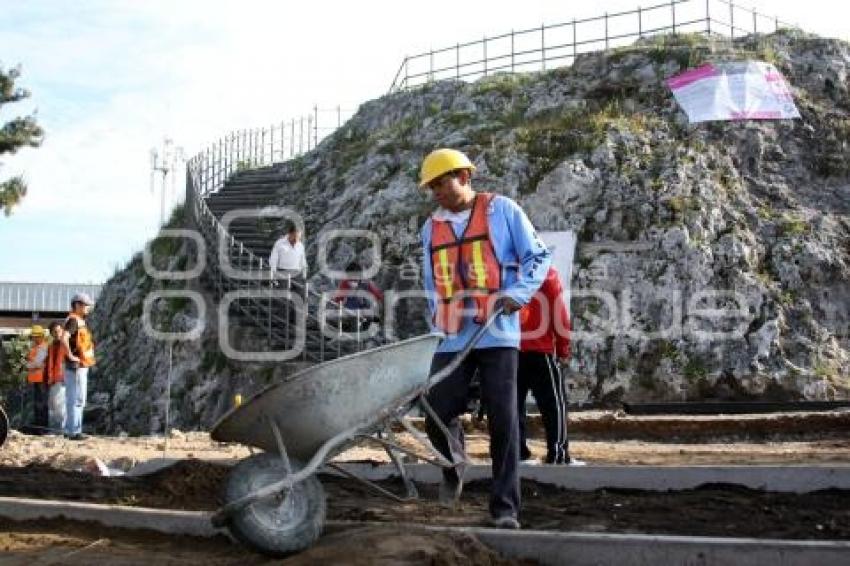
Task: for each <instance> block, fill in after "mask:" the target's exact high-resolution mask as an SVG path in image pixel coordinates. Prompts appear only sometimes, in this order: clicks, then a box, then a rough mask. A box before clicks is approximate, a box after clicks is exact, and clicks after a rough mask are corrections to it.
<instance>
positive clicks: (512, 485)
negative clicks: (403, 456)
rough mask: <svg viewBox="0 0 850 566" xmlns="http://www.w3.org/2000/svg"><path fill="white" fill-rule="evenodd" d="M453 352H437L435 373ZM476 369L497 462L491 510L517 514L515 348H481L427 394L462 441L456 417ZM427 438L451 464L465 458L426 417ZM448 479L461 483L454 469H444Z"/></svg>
mask: <svg viewBox="0 0 850 566" xmlns="http://www.w3.org/2000/svg"><path fill="white" fill-rule="evenodd" d="M455 355H456V354H455V353H445V354H439V353H438V354H434V359H433V360H432V362H431V374H432V375H433V374H435V373H437V372H438V371H440V370H441V369H442V368H444V367H445V366H447V365H448V364H449V362H451V360H452V359H453V358H454V357H455ZM476 370H478V372H479V377H480V380H481V400H482V402H483V403H484V405H485V406H486V407H487V417H488V419H487V424H488V427H489V431H490V458H491V459H492V462H493V485H492V489H491V492H490V514H491V515H492V516H494V517H500V516H503V515H513V516H514V517H517V516H518V515H519V507H520V494H519V474H518V470H517V468H518V464H519V420H518V418H517V413H516V406H517V404H516V393H517V388H516V370H517V351H516V350H515V349H514V348H482V349H479V350H473V351H472V352H471V353H470V354H469V356H467V358H466V359H465V360H464V361H463V363H461V365H460V366H459V367H458V368H457V369H456V370H455V371H454V372H453V373H451V374H450V375H449V376H448V377H446V378H445V379H444V380H442V381H441V382H440V383H438V384H437V385H435V386H434V387H433V388H432V389H431V391H430V392H429V393H428V403H430V404H431V406H432V407H433V409H434V412H435V413H436V414H437V416H438V417H439V418H440V420H441V421H442V422H443V423H445V425H446V426H447V427H448V429H449V431H450V432H451V434H452V436H454V438H456V439H457V440H458V441H459V442H460V444H461V445H463V429H462V428H461V425H460V422H459V421H458V417H459V416H460V415H462V414H463V413H464V412H466V409H467V400H468V395H469V383H470V380H471V379H472V376H473V375H474V374H475V371H476ZM425 426H426V430H427V432H428V438H429V439H430V440H431V443H432V444H433V445H434V447H435V448H436V449H437V450H439V451H440V452H441V453H442V454H443V455H444V456H445V457H446V458H448V459H450V460H452V461H453V462H458V461H460V460H461V459H462V456H461V455H460V454H456V453H455V454H453V453H452V450H451V449H450V447H449V442H448V440H446V437H445V436H444V435H443V433H442V432H441V431H440V429H439V428H438V427H437V425H436V424H435V423H434V422H433V420H432V419H431V418H426V419H425ZM443 475H444V476H445V478H446V479H447V480H449V481H463V478H462V477H459V476H458V474H457V473H456V471H455V470H444V471H443Z"/></svg>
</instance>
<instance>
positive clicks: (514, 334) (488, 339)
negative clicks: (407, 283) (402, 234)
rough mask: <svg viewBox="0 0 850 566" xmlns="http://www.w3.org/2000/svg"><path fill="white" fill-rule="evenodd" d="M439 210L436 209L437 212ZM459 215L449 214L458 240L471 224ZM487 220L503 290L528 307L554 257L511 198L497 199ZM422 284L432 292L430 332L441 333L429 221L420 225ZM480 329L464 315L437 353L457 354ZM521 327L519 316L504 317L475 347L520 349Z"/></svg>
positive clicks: (466, 217) (471, 318)
mask: <svg viewBox="0 0 850 566" xmlns="http://www.w3.org/2000/svg"><path fill="white" fill-rule="evenodd" d="M439 212H441V211H438V214H439ZM457 216H458V215H456V214H455V215H448V216H447V220H449V221H450V222H451V226H452V230H453V231H454V233H455V235H456V236H457V237H460V236H461V235H462V234H463V231H464V230H465V229H466V225H467V224H468V223H469V215H464V216H465V217H464V218H458V217H457ZM487 220H488V222H489V226H490V239H491V241H492V242H493V249H494V252H495V254H496V258H497V259H498V260H499V263H500V264H501V265H502V290H503V292H504V294H505V295H507V296H509V297H511V298H512V299H513V300H515V301H516V302H517V303H519V304H521V305H524V304H526V303H527V302H528V301H529V300H531V297H532V296H533V295H534V293H535V292H537V289H538V288H539V287H540V285H541V284H542V283H543V280H544V279H546V273H547V272H548V271H549V265H550V264H551V262H552V255H551V253H550V252H549V250H548V249H547V248H546V245H545V244H544V243H543V240H541V239H540V237H539V236H538V235H537V232H536V230H535V229H534V226H532V225H531V222H530V221H529V220H528V217H527V216H526V215H525V212H523V210H522V208H520V207H519V205H518V204H517V203H515V202H514V201H512V200H511V199H509V198H507V197H504V196H496V197H494V198H493V200H492V201H491V203H490V207H489V208H488V210H487ZM421 236H422V247H423V249H424V252H425V253H424V254H423V271H422V273H423V282H424V286H425V290H426V291H428V306H429V308H430V310H431V320H430V324H431V329H432V332H435V333H440V331H439V330H437V329H436V328H434V313H435V311H436V301H435V298H436V295H435V291H434V275H433V271H432V267H431V219H430V218H429V219H428V220H427V221H426V222H425V225H424V226H423V227H422V233H421ZM466 301H467V303H466V307H467V309H468V310H472V308H471V307H472V299H471V298H467V299H466ZM477 326H478V325H477V324H476V323H475V322H474V321H473V315H472V314H471V313H467V314H466V315H465V316H464V320H463V325H462V327H461V329H460V332H458V333H457V334H453V335H449V336H445V338H444V339H443V341H442V342H441V343H440V345H439V347H438V348H437V351H438V352H457V351H459V350H462V349H463V347H464V346H465V345H466V344H467V342H469V339H470V337H471V336H472V334H473V333H474V332H475V329H476V327H477ZM519 340H520V325H519V315H518V314H517V313H513V314H511V315H504V316H500V317H498V318H497V319H496V322H495V323H494V324H493V326H491V327H490V329H489V330H488V331H487V333H485V334H484V336H483V337H482V338H481V340H480V341H479V342H478V344H477V345H476V346H475V347H476V348H500V347H501V348H519Z"/></svg>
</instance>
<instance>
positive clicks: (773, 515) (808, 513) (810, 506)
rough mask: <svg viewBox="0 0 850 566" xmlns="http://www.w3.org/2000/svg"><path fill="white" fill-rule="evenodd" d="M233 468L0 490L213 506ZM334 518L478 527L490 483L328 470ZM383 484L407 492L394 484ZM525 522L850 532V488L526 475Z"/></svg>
mask: <svg viewBox="0 0 850 566" xmlns="http://www.w3.org/2000/svg"><path fill="white" fill-rule="evenodd" d="M227 473H228V468H227V467H226V466H224V465H222V464H212V463H209V462H202V461H199V460H184V461H181V462H179V463H177V464H176V465H175V466H173V467H171V468H167V469H164V470H160V471H159V472H156V473H154V474H151V475H148V476H139V477H116V478H103V477H96V476H92V475H90V474H85V473H80V472H67V471H63V470H55V469H53V468H49V467H46V466H41V465H31V466H28V467H25V468H0V496H5V497H33V498H43V499H64V500H74V501H88V502H100V503H112V504H123V505H134V506H143V507H158V508H167V509H190V510H212V509H215V508H216V507H217V506H218V505H220V503H221V500H220V495H221V493H222V491H223V485H224V482H225V481H226V476H227ZM321 480H322V484H323V486H324V487H325V490H326V492H327V496H328V519H338V520H347V521H378V522H385V523H389V524H396V523H426V524H440V525H447V524H448V525H478V526H485V525H486V523H487V518H488V512H487V500H488V494H489V482H488V481H479V482H472V483H470V484H469V485H468V486H466V488H465V490H464V494H463V497H462V499H461V503H460V505H458V506H456V507H455V508H453V509H446V508H444V507H442V506H440V505H439V504H438V503H437V501H436V498H437V493H436V491H437V488H436V486H433V485H420V486H419V489H420V495H421V498H420V500H417V501H415V502H411V503H397V502H394V501H391V500H389V499H387V498H385V497H382V496H380V495H378V494H376V493H375V492H374V491H373V490H370V489H369V488H368V487H366V486H364V485H362V484H360V483H356V482H354V481H352V480H349V479H344V478H339V477H334V476H328V475H323V476H321ZM382 485H384V487H386V488H388V489H390V490H392V491H394V492H396V493H401V492H402V489H401V484H400V482H397V481H393V480H390V481H387V482H383V484H382ZM522 491H523V515H522V522H523V525H524V526H525V527H526V528H530V529H542V530H559V531H563V530H575V531H594V532H641V533H657V534H681V535H712V536H745V537H748V536H751V537H763V538H786V539H850V491H842V490H823V491H818V492H812V493H807V494H786V493H771V492H764V491H759V490H752V489H747V488H743V487H739V486H730V485H705V486H701V487H699V488H696V489H690V490H681V491H670V492H647V491H641V490H634V489H600V490H596V491H590V492H582V491H574V490H567V489H562V488H558V487H554V486H551V485H545V484H540V483H537V482H534V481H526V480H524V481H523V483H522Z"/></svg>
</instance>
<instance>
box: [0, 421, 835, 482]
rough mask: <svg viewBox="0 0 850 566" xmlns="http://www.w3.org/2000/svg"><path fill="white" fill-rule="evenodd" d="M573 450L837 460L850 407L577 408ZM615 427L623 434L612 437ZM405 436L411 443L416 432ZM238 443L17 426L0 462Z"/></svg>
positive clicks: (471, 445)
mask: <svg viewBox="0 0 850 566" xmlns="http://www.w3.org/2000/svg"><path fill="white" fill-rule="evenodd" d="M467 428H468V432H469V434H468V437H467V439H468V444H467V448H468V451H469V454H470V456H472V458H473V459H475V460H477V461H479V462H486V461H487V458H488V444H489V441H488V437H487V435H486V433H485V432H483V431H482V430H481V428H476V427H474V426H472V424H471V423H467ZM530 430H531V433H532V435H536V437H537V439H535V438H532V439H531V441H530V443H529V444H530V448H531V450H532V452H533V453H534V454H535V455H536V456H537V457H542V456H543V455H544V454H545V445H544V443H543V442H542V440H539V439H540V438H542V432H541V430H540V427H539V424H538V423H537V422H536V421H534V420H532V422H531V426H530ZM570 431H571V432H570V436H571V438H572V439H573V440H571V443H570V452H571V454H572V455H573V456H574V457H577V458H579V459H582V460H585V461H587V462H588V463H592V464H631V465H639V464H646V465H709V464H810V465H811V464H818V463H823V464H835V463H850V411H843V412H842V411H832V412H823V413H781V414H773V415H735V416H712V417H705V416H693V417H682V416H671V417H630V416H624V415H622V414H618V413H614V412H584V413H576V414H574V415H571V418H570ZM614 435H619V436H617V437H616V438H612V436H614ZM398 436H399V440H401V441H402V442H404V443H407V444H410V443H411V442H412V439H411V437H410V436H409V435H408V434H406V433H404V434H400V435H398ZM250 453H251V452H250V449H249V448H247V447H245V446H240V445H237V444H225V443H220V442H213V441H212V440H210V437H209V434H208V433H206V432H180V431H172V433H171V435H170V436H169V438H168V439H167V444H166V439H165V438H163V437H125V438H120V437H91V438H89V439H87V440H84V441H70V440H65V439H64V438H62V437H61V436H46V437H38V436H27V435H23V434H20V433H18V432H16V431H11V432H10V437H9V439H8V440H7V441H6V443H5V444H4V445H3V446H2V447H0V465H2V466H26V465H28V464H33V463H39V464H46V465H49V466H52V467H55V468H59V469H64V470H81V469H84V468H85V467H86V465H87V464H89V463H90V461H91V459H92V458H98V459H100V460H101V461H103V462H104V463H105V464H106V465H107V466H109V467H110V468H113V469H116V470H121V471H127V470H129V469H131V468H132V467H133V466H135V465H136V464H137V463H139V462H144V461H147V460H150V459H152V458H161V457H163V456H167V457H169V458H181V459H182V458H198V459H203V460H232V461H236V460H239V459H241V458H245V457H247V456H248V455H250ZM338 460H349V461H351V460H373V461H379V462H386V461H388V458H387V456H386V454H385V453H384V452H383V451H382V450H378V449H375V448H372V447H357V448H354V449H351V450H349V451H347V452H345V453H344V454H342V455H340V456H339V457H338Z"/></svg>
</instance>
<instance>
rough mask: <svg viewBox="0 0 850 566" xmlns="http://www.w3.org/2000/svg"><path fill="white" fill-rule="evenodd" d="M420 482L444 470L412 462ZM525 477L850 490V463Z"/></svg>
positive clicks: (617, 469)
mask: <svg viewBox="0 0 850 566" xmlns="http://www.w3.org/2000/svg"><path fill="white" fill-rule="evenodd" d="M342 467H343V468H345V469H346V470H347V471H349V472H351V473H354V474H356V475H357V476H359V477H361V478H364V479H368V480H373V481H375V480H382V479H387V478H390V477H395V476H397V472H396V470H395V468H394V467H393V466H391V465H388V464H386V465H380V466H374V465H372V464H363V463H347V464H342ZM406 468H407V471H408V472H409V473H410V476H411V478H412V479H413V480H414V481H419V482H423V483H439V481H440V479H441V477H442V475H441V472H440V470H439V469H438V468H437V467H435V466H432V465H430V464H411V465H408V466H406ZM520 474H521V476H522V477H523V478H524V479H531V480H536V481H539V482H541V483H548V484H552V485H557V486H559V487H563V488H567V489H575V490H579V491H592V490H595V489H601V488H605V487H608V488H627V489H645V490H654V491H666V490H668V489H692V488H695V487H697V486H699V485H702V484H707V483H725V484H735V485H742V486H745V487H749V488H751V489H764V490H767V491H778V492H788V493H806V492H810V491H816V490H819V489H829V488H836V489H850V466H675V467H674V466H527V465H523V466H520ZM490 475H491V473H490V466H489V465H473V466H469V467H467V468H466V472H465V474H464V479H465V480H466V481H474V480H480V479H488V478H489V477H490Z"/></svg>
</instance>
